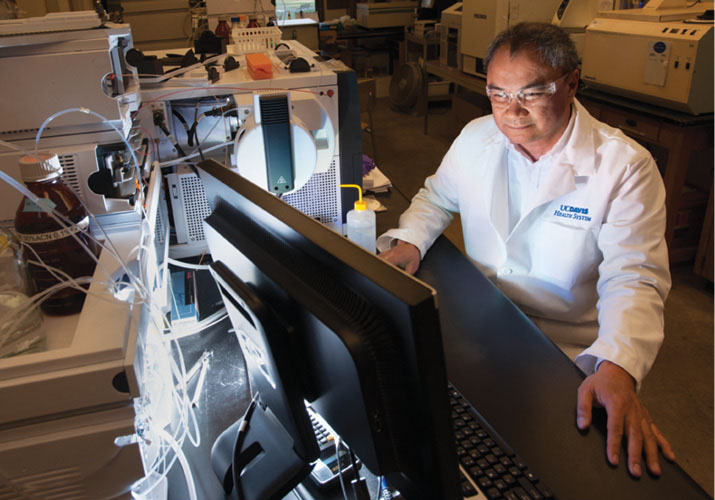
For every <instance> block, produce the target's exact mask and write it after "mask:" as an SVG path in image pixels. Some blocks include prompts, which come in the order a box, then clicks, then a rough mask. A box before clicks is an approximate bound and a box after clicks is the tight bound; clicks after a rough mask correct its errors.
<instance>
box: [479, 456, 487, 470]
mask: <svg viewBox="0 0 715 500" xmlns="http://www.w3.org/2000/svg"><path fill="white" fill-rule="evenodd" d="M477 465H478V466H479V467H481V468H482V469H486V468H488V467H489V462H487V459H486V458H480V459H479V460H477Z"/></svg>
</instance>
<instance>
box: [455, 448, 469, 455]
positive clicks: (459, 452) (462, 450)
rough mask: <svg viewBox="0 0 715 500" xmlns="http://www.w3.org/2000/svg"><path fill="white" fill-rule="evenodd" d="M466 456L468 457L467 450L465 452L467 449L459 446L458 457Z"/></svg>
mask: <svg viewBox="0 0 715 500" xmlns="http://www.w3.org/2000/svg"><path fill="white" fill-rule="evenodd" d="M466 455H468V452H467V450H465V449H464V448H463V447H461V446H457V456H458V457H463V456H466Z"/></svg>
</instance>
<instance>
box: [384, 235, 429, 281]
mask: <svg viewBox="0 0 715 500" xmlns="http://www.w3.org/2000/svg"><path fill="white" fill-rule="evenodd" d="M380 257H382V258H383V259H385V260H386V261H387V262H389V263H390V264H392V265H394V266H397V267H399V268H400V269H404V270H405V272H407V273H410V274H415V273H416V272H417V268H419V267H420V251H419V249H418V248H417V247H416V246H415V245H413V244H412V243H407V242H406V241H402V240H397V244H396V245H395V246H394V247H392V248H391V249H389V250H387V251H386V252H382V253H381V254H380Z"/></svg>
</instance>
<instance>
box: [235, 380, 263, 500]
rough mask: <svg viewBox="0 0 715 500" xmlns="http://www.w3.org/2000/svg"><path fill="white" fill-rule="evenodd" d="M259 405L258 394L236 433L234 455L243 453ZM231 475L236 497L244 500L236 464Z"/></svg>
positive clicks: (252, 400) (250, 404)
mask: <svg viewBox="0 0 715 500" xmlns="http://www.w3.org/2000/svg"><path fill="white" fill-rule="evenodd" d="M257 404H258V393H256V394H255V395H254V396H253V398H252V399H251V402H250V403H249V405H248V408H247V409H246V413H245V414H244V415H243V420H242V421H241V424H240V425H239V426H238V432H237V433H236V444H235V446H234V450H235V451H234V454H235V453H240V452H241V447H242V446H243V441H244V440H245V439H246V432H247V430H248V426H249V424H250V421H251V416H253V412H254V410H255V409H256V405H257ZM231 473H232V474H233V487H234V488H235V489H236V497H237V498H238V500H242V497H243V494H242V493H241V486H240V479H241V473H240V471H237V470H236V467H235V463H234V467H232V470H231Z"/></svg>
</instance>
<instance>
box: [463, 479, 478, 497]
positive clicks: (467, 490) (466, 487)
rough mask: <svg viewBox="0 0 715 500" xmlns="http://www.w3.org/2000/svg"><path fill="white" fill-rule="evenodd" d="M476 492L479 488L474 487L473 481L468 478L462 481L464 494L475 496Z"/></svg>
mask: <svg viewBox="0 0 715 500" xmlns="http://www.w3.org/2000/svg"><path fill="white" fill-rule="evenodd" d="M476 493H477V490H475V489H474V486H472V483H470V482H469V481H467V480H466V479H465V480H464V481H462V496H464V497H471V496H474V495H475V494H476Z"/></svg>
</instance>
